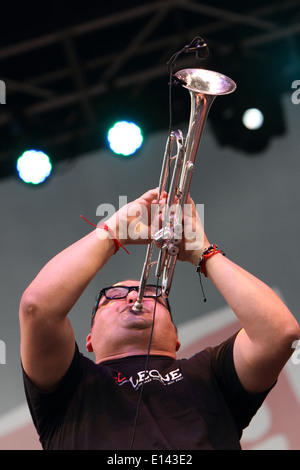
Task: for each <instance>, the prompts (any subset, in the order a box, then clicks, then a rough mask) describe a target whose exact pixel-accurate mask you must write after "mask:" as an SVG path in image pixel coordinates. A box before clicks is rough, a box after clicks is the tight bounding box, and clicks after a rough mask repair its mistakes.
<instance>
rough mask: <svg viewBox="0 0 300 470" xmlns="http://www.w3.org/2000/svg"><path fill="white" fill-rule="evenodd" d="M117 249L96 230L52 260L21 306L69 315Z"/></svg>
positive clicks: (36, 279) (107, 238)
mask: <svg viewBox="0 0 300 470" xmlns="http://www.w3.org/2000/svg"><path fill="white" fill-rule="evenodd" d="M114 250H115V246H114V242H113V240H112V239H110V238H109V236H108V234H107V236H104V237H103V239H100V238H99V237H98V235H97V231H96V230H94V231H93V232H91V233H90V234H88V235H87V236H85V237H83V238H82V239H80V240H79V241H77V242H76V243H74V244H73V245H71V246H69V247H68V248H66V249H65V250H63V251H62V252H60V253H59V254H58V255H56V256H55V257H54V258H53V259H51V260H50V261H49V262H48V263H47V264H46V265H45V266H44V268H43V269H42V270H41V271H40V273H39V274H38V275H37V276H36V278H35V279H34V280H33V281H32V283H31V284H30V285H29V287H28V288H27V289H26V291H25V292H24V294H23V296H22V301H21V309H38V311H39V312H41V313H46V314H47V315H49V314H52V315H57V316H58V317H63V316H66V315H67V314H68V313H69V311H70V310H71V308H72V307H73V306H74V304H75V303H76V302H77V300H78V299H79V297H80V296H81V294H82V293H83V292H84V290H85V289H86V287H87V286H88V284H89V283H90V281H91V280H92V279H93V277H94V276H95V275H96V274H97V272H98V271H99V270H100V269H101V268H102V267H103V266H104V264H105V263H106V262H107V261H108V259H109V258H110V257H111V256H112V255H113V253H114Z"/></svg>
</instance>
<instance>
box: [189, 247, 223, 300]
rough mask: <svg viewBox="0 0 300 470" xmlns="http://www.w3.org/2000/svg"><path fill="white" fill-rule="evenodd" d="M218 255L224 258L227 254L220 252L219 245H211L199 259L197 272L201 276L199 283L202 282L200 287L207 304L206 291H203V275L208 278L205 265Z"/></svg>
mask: <svg viewBox="0 0 300 470" xmlns="http://www.w3.org/2000/svg"><path fill="white" fill-rule="evenodd" d="M217 253H221V254H222V255H223V256H225V253H224V252H223V251H222V250H220V248H219V247H218V245H209V246H208V247H207V248H205V250H204V251H203V253H202V256H201V258H200V259H199V263H198V265H197V267H196V272H197V273H198V274H199V281H200V286H201V290H202V295H203V302H206V301H207V298H206V297H205V294H204V289H203V285H202V281H201V273H202V274H204V276H205V277H207V273H206V269H205V263H206V261H207V260H208V259H209V258H211V257H212V256H214V255H216V254H217Z"/></svg>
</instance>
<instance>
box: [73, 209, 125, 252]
mask: <svg viewBox="0 0 300 470" xmlns="http://www.w3.org/2000/svg"><path fill="white" fill-rule="evenodd" d="M80 217H82V218H83V219H84V220H85V221H86V222H88V223H89V224H90V225H93V227H96V228H102V229H103V230H106V231H107V232H109V233H110V235H111V238H112V239H113V241H114V244H115V252H114V254H116V253H117V251H119V248H120V246H121V247H122V248H123V250H125V251H126V253H128V254H129V251H128V250H126V248H125V246H123V245H122V243H120V242H119V240H118V239H117V237H116V236H115V234H114V232H113V231H112V229H111V228H110V227H109V226H108V225H106V224H105V223H104V222H102V223H101V224H100V225H95V224H92V222H90V221H89V220H87V219H86V218H85V217H83V215H81V216H80Z"/></svg>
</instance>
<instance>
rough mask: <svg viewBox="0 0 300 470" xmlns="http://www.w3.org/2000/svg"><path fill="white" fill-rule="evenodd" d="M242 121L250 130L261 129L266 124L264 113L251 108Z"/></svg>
mask: <svg viewBox="0 0 300 470" xmlns="http://www.w3.org/2000/svg"><path fill="white" fill-rule="evenodd" d="M242 121H243V124H244V126H245V127H247V129H249V130H253V131H254V130H257V129H260V128H261V126H262V125H263V122H264V115H263V113H262V112H261V111H260V110H259V109H257V108H249V109H247V110H246V111H245V112H244V114H243V116H242Z"/></svg>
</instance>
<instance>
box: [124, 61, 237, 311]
mask: <svg viewBox="0 0 300 470" xmlns="http://www.w3.org/2000/svg"><path fill="white" fill-rule="evenodd" d="M175 77H176V78H177V79H178V80H179V82H180V83H181V84H182V86H183V87H184V88H186V89H187V90H188V91H189V93H190V97H191V111H190V120H189V126H188V131H187V135H186V138H185V139H184V137H183V135H182V132H181V131H180V130H178V131H172V132H171V133H170V135H169V136H168V139H167V143H166V147H165V153H164V158H163V163H162V168H161V173H160V178H159V186H158V197H157V207H158V210H159V201H160V198H161V196H162V194H163V192H164V191H165V189H166V183H167V180H168V176H169V174H170V166H171V163H173V174H172V178H171V182H170V187H169V190H168V198H167V203H166V207H165V214H164V220H163V228H162V229H161V230H159V231H158V232H157V233H156V234H155V235H154V236H153V237H152V240H151V243H150V244H149V245H148V248H147V253H146V258H145V262H144V266H143V270H142V274H141V278H140V289H139V295H138V298H137V300H136V302H135V305H134V307H133V309H134V310H135V311H141V310H142V309H143V293H144V288H145V286H146V284H147V280H148V277H149V273H150V269H151V267H152V265H153V264H156V271H155V276H156V278H157V279H161V281H162V292H163V294H164V295H165V296H168V295H169V293H170V289H171V284H172V279H173V274H174V270H175V264H176V260H177V255H178V251H179V248H178V244H179V242H180V240H181V236H182V220H181V217H182V210H183V207H184V204H185V203H186V200H187V196H188V193H189V190H190V185H191V180H192V175H193V171H194V167H195V161H196V156H197V152H198V148H199V143H200V139H201V136H202V133H203V129H204V125H205V122H206V119H207V116H208V113H209V110H210V108H211V105H212V103H213V101H214V99H215V98H216V97H217V96H218V95H227V94H229V93H232V92H233V91H234V90H235V88H236V84H235V83H234V81H233V80H231V79H230V78H229V77H226V75H223V74H220V73H217V72H213V71H211V70H205V69H183V70H179V71H178V72H176V73H175ZM175 141H176V145H177V153H176V155H175V156H173V157H172V152H173V146H174V142H175ZM176 206H177V209H178V210H176ZM174 208H175V210H174ZM179 219H180V220H179ZM155 244H156V245H157V244H160V250H159V253H158V258H157V261H156V262H152V261H151V259H152V253H153V248H154V245H155Z"/></svg>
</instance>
